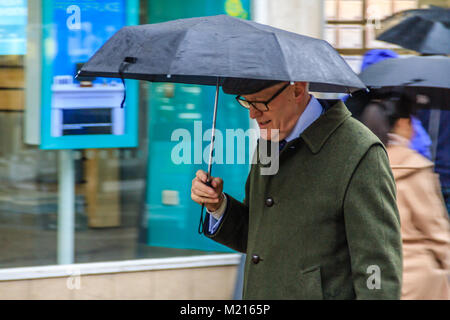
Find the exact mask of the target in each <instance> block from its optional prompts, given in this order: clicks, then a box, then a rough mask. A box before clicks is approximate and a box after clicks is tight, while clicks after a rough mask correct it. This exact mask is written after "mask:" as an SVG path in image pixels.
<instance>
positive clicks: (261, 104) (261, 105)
mask: <svg viewBox="0 0 450 320" xmlns="http://www.w3.org/2000/svg"><path fill="white" fill-rule="evenodd" d="M288 86H289V82H288V83H287V84H286V85H284V86H283V87H281V88H280V90H278V91H277V92H275V94H274V95H273V96H272V98H270V99H269V100H267V101H248V100H245V99H244V98H243V97H241V96H240V95H239V96H237V97H236V100H237V102H239V104H240V105H241V106H243V107H244V108H246V109H250V107H251V106H252V107H253V108H255V109H256V110H258V111H261V112H265V111H267V110H269V106H268V104H269V103H270V102H271V101H272V100H273V99H275V98H276V97H277V96H278V95H280V93H282V92H283V90H284V89H286V88H287V87H288Z"/></svg>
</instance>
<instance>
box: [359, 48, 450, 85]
mask: <svg viewBox="0 0 450 320" xmlns="http://www.w3.org/2000/svg"><path fill="white" fill-rule="evenodd" d="M449 74H450V58H448V57H445V56H421V57H416V56H414V57H409V58H397V59H386V60H383V61H381V62H378V63H375V64H372V65H370V66H368V67H367V68H366V69H364V70H363V71H362V72H361V73H360V74H359V78H360V79H361V80H362V81H363V82H364V84H365V85H366V86H368V87H375V88H377V87H378V88H380V87H397V86H405V85H407V86H411V87H422V88H446V89H449V88H450V77H449Z"/></svg>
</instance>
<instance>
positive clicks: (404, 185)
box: [361, 95, 450, 300]
mask: <svg viewBox="0 0 450 320" xmlns="http://www.w3.org/2000/svg"><path fill="white" fill-rule="evenodd" d="M411 106H412V103H411V101H410V100H409V99H408V97H406V96H404V95H401V96H400V98H399V97H398V96H397V97H396V98H394V99H386V100H382V101H372V102H371V103H369V104H368V105H367V107H366V108H365V110H364V112H363V114H362V117H361V120H362V122H363V123H364V124H365V125H366V126H368V127H369V128H370V129H371V130H372V131H373V132H374V133H375V134H376V135H377V136H378V137H379V138H380V140H381V141H382V142H383V143H384V144H385V145H386V146H387V152H388V156H389V162H390V164H391V169H392V172H393V174H394V179H395V182H396V185H397V206H398V209H399V213H400V223H401V232H402V243H403V284H402V299H405V300H418V299H420V300H435V299H438V300H449V299H450V291H449V290H450V289H449V287H450V286H449V275H450V223H449V220H448V215H447V210H446V208H445V206H444V200H443V197H442V193H441V190H440V185H439V177H438V175H437V174H435V173H434V172H433V163H432V162H431V161H429V160H428V159H427V158H425V157H424V156H422V155H421V154H419V153H418V152H416V151H414V150H413V149H411V148H410V140H411V137H412V134H413V128H412V122H411V115H412V113H413V110H412V107H411Z"/></svg>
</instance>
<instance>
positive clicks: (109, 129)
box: [41, 0, 139, 149]
mask: <svg viewBox="0 0 450 320" xmlns="http://www.w3.org/2000/svg"><path fill="white" fill-rule="evenodd" d="M138 8H139V1H137V0H111V1H106V0H102V1H100V0H99V1H94V0H78V1H68V0H53V1H52V0H44V2H43V20H44V36H43V51H44V57H43V58H44V60H43V102H42V105H43V119H42V126H41V132H42V139H41V141H42V143H41V148H42V149H84V148H120V147H136V146H137V129H138V128H137V100H138V97H137V88H138V87H137V81H134V80H127V81H126V86H125V87H124V85H123V83H122V81H121V80H120V79H111V78H77V79H75V75H76V74H77V72H78V70H79V69H80V68H81V66H82V65H83V63H85V62H87V61H88V60H89V59H90V58H91V57H92V56H93V55H94V54H95V52H96V51H97V50H98V49H100V47H101V46H102V45H103V44H104V43H105V42H106V41H107V40H109V39H110V38H111V37H112V36H113V35H114V34H115V33H116V32H117V31H119V29H121V28H122V27H124V26H126V25H131V24H136V23H137V20H138V19H137V18H138V13H139V10H138ZM125 90H126V92H127V94H126V97H127V98H126V100H124V97H125ZM122 101H124V103H123V104H122Z"/></svg>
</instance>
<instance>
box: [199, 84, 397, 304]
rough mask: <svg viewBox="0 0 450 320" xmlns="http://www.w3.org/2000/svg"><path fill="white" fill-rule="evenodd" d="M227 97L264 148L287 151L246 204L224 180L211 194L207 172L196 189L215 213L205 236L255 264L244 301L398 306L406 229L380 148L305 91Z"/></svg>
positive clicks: (250, 90) (253, 180)
mask: <svg viewBox="0 0 450 320" xmlns="http://www.w3.org/2000/svg"><path fill="white" fill-rule="evenodd" d="M223 90H224V91H225V92H226V93H231V94H240V95H242V96H238V97H237V100H238V102H239V103H240V104H241V105H243V106H244V107H246V108H248V109H249V112H250V118H252V119H255V120H256V121H257V123H258V126H259V128H260V132H261V136H260V139H259V142H258V143H268V144H270V145H271V144H273V143H276V144H278V143H279V144H280V153H279V155H278V159H277V160H278V161H279V168H278V171H277V172H276V173H275V174H272V175H264V174H262V170H263V169H264V168H265V167H267V164H265V165H264V164H262V163H261V161H257V162H256V163H255V164H252V165H251V169H250V173H249V175H248V178H247V182H246V185H245V192H246V193H245V195H246V196H245V199H244V202H243V203H242V202H240V201H238V200H236V199H234V198H233V197H231V196H230V195H228V194H225V193H223V192H222V190H223V180H222V179H221V178H218V177H211V178H210V182H211V187H208V186H207V185H206V183H205V182H206V181H207V179H208V178H207V174H206V173H205V172H204V171H202V170H199V171H198V172H197V173H196V177H195V178H194V179H193V181H192V189H191V191H192V193H191V198H192V199H193V200H194V201H195V202H197V203H199V204H205V206H206V208H207V211H208V213H209V214H207V219H206V222H205V228H204V233H205V235H206V236H208V237H210V238H211V239H213V240H215V241H217V242H219V243H222V244H224V245H226V246H228V247H230V248H232V249H234V250H237V251H240V252H243V253H246V254H247V259H246V263H245V272H244V289H243V298H244V299H399V298H400V292H401V279H402V251H401V245H402V243H401V235H400V220H399V214H398V209H397V206H396V195H395V182H394V178H393V175H392V172H391V170H390V167H389V161H388V157H387V154H386V150H385V148H384V146H383V144H382V143H381V142H380V141H379V140H378V138H377V137H376V136H375V135H374V134H372V133H371V132H370V130H369V129H367V128H366V127H365V126H363V125H362V124H361V123H360V122H358V121H357V120H355V119H353V118H352V117H351V113H350V112H349V111H348V110H347V108H346V107H345V105H344V104H343V103H342V102H341V101H340V100H318V99H316V98H315V97H314V96H312V95H310V94H309V92H308V83H306V82H296V83H293V84H291V85H290V84H289V83H286V82H273V81H242V80H232V81H231V80H230V81H228V82H225V84H224V86H223ZM262 129H264V130H262ZM283 145H284V147H283ZM257 153H258V152H256V156H257V157H258V154H257Z"/></svg>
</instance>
